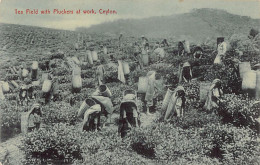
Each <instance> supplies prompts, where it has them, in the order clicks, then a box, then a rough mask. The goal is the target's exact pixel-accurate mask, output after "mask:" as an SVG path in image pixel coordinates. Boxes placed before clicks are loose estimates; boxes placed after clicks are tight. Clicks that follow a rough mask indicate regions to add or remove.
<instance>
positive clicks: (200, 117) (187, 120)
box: [171, 109, 221, 129]
mask: <svg viewBox="0 0 260 165" xmlns="http://www.w3.org/2000/svg"><path fill="white" fill-rule="evenodd" d="M220 121H221V119H220V118H219V117H218V116H217V115H216V114H214V113H211V114H209V113H207V112H203V111H198V109H188V110H187V112H186V111H185V112H184V116H183V117H182V118H180V119H178V118H177V117H175V118H173V119H172V120H171V123H172V124H173V125H175V126H177V127H180V128H183V129H190V128H202V127H204V126H205V125H207V124H208V123H214V124H217V123H219V122H220Z"/></svg>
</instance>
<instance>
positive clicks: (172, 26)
mask: <svg viewBox="0 0 260 165" xmlns="http://www.w3.org/2000/svg"><path fill="white" fill-rule="evenodd" d="M259 26H260V20H259V19H252V18H250V17H247V16H240V15H234V14H230V13H228V12H226V11H224V10H217V9H195V10H193V11H191V12H190V13H185V14H178V15H171V16H161V17H150V18H145V19H121V20H117V21H114V22H106V23H102V24H98V25H93V26H91V27H90V28H84V27H79V28H76V31H84V32H89V33H104V34H116V35H118V34H119V33H120V32H122V33H123V34H126V35H130V36H140V35H142V34H144V35H146V36H147V37H150V38H164V37H166V38H169V37H173V38H176V37H177V38H183V37H185V38H187V37H188V38H193V39H195V40H201V39H206V38H208V37H217V36H230V35H232V34H234V33H243V34H248V32H249V30H250V28H251V27H254V28H257V27H259Z"/></svg>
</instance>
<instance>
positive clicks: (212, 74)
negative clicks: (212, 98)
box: [203, 65, 241, 94]
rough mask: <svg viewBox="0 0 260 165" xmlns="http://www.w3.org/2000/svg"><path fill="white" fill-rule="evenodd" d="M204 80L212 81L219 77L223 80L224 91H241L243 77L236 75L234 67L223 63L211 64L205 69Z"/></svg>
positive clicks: (237, 92)
mask: <svg viewBox="0 0 260 165" xmlns="http://www.w3.org/2000/svg"><path fill="white" fill-rule="evenodd" d="M203 74H204V78H203V79H204V80H205V81H210V82H212V81H213V80H214V79H216V78H218V79H220V80H221V81H222V86H223V92H224V93H236V94H239V93H241V79H240V78H239V77H238V76H236V74H235V70H234V68H231V67H228V66H222V65H212V66H209V68H208V69H207V70H205V71H204V73H203Z"/></svg>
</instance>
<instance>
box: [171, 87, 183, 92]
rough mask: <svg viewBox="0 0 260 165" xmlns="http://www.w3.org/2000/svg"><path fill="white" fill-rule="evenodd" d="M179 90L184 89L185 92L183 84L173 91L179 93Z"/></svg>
mask: <svg viewBox="0 0 260 165" xmlns="http://www.w3.org/2000/svg"><path fill="white" fill-rule="evenodd" d="M178 91H184V93H185V89H184V87H183V86H177V88H176V89H175V90H174V91H173V93H177V92H178Z"/></svg>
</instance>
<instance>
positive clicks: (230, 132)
mask: <svg viewBox="0 0 260 165" xmlns="http://www.w3.org/2000/svg"><path fill="white" fill-rule="evenodd" d="M200 134H201V137H202V138H204V140H205V142H206V143H209V144H211V145H208V146H209V148H208V149H209V151H210V152H209V153H208V154H209V156H211V157H216V158H219V159H220V160H222V161H223V162H225V164H244V163H249V164H253V163H256V162H257V160H259V158H260V155H259V141H257V136H256V134H255V133H254V132H253V131H251V130H249V129H246V128H236V127H233V126H231V125H220V124H208V125H207V126H206V127H204V128H203V129H202V130H201V133H200Z"/></svg>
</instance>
